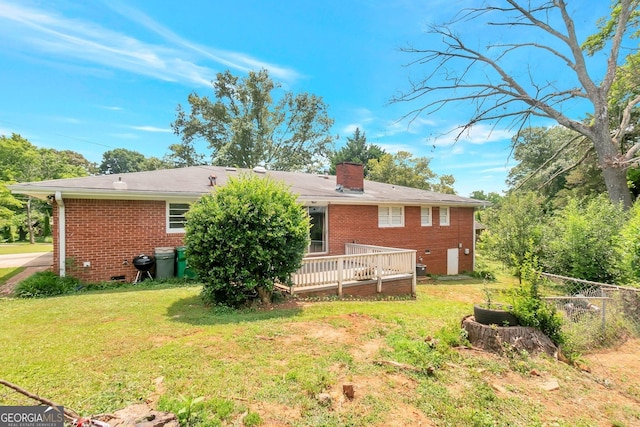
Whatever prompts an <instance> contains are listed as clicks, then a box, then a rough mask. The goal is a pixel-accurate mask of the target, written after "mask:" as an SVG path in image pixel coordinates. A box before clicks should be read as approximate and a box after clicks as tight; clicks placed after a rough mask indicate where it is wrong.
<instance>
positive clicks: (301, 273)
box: [291, 243, 416, 295]
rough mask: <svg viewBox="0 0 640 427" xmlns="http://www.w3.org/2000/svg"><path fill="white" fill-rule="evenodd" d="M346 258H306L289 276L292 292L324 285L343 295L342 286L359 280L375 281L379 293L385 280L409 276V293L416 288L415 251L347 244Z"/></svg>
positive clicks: (336, 256)
mask: <svg viewBox="0 0 640 427" xmlns="http://www.w3.org/2000/svg"><path fill="white" fill-rule="evenodd" d="M345 253H346V254H345V255H332V256H319V257H308V258H304V259H303V260H302V267H301V268H300V269H299V270H298V271H297V272H296V273H294V274H293V275H292V276H291V279H292V281H293V287H292V288H293V289H292V291H294V292H295V291H302V290H303V289H305V288H307V289H308V288H314V287H319V286H323V285H336V286H337V287H338V295H342V285H343V284H344V283H346V282H353V281H360V280H377V282H378V292H380V290H381V288H382V280H383V279H384V278H385V277H392V276H397V275H403V274H404V275H408V274H410V275H412V276H413V286H412V292H414V293H415V284H416V277H415V274H416V251H415V250H407V249H397V248H385V247H382V246H370V245H360V244H353V243H348V244H347V245H346V247H345Z"/></svg>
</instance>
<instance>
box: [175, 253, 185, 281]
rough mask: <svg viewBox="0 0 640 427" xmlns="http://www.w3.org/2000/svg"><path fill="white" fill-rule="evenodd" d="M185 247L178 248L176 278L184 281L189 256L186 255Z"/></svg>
mask: <svg viewBox="0 0 640 427" xmlns="http://www.w3.org/2000/svg"><path fill="white" fill-rule="evenodd" d="M185 249H186V248H185V247H184V246H178V247H177V248H176V277H178V278H179V279H182V278H183V277H184V276H185V271H186V270H187V255H186V253H185Z"/></svg>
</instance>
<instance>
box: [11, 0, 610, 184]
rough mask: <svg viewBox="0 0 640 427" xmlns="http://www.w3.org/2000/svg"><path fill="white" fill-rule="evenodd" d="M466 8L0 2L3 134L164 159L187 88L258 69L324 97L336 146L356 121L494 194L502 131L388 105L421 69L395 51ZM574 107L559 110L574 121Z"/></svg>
mask: <svg viewBox="0 0 640 427" xmlns="http://www.w3.org/2000/svg"><path fill="white" fill-rule="evenodd" d="M473 3H474V2H472V1H471V0H469V1H456V0H447V1H443V0H429V1H411V0H353V1H345V0H339V1H338V0H328V1H324V2H317V1H316V2H312V1H281V2H275V1H274V2H266V1H258V0H256V1H248V0H238V1H233V2H211V1H195V0H182V1H180V2H177V1H141V0H128V1H124V0H122V1H100V0H96V1H90V2H84V1H82V2H78V1H72V0H68V1H67V0H48V1H36V0H21V1H17V0H15V1H14V0H11V1H8V0H0V44H1V45H2V49H0V70H1V71H0V73H1V74H0V76H1V77H0V134H5V135H9V134H11V133H12V132H15V133H19V134H21V135H22V136H23V137H25V138H27V139H29V140H30V141H31V142H32V143H34V144H35V145H37V146H39V147H51V148H55V149H58V150H63V149H70V150H74V151H77V152H80V153H82V154H83V155H84V156H85V157H86V158H87V159H89V160H90V161H94V162H100V161H101V158H102V153H103V152H104V151H106V150H110V149H113V148H127V149H130V150H135V151H139V152H141V153H143V154H144V155H145V156H156V157H162V156H163V155H164V154H165V153H166V152H167V151H168V146H169V145H170V144H173V143H177V142H179V141H180V140H179V138H178V137H177V136H176V135H174V134H173V133H172V132H171V129H170V123H171V122H172V121H173V120H174V119H175V111H176V106H177V105H178V104H182V105H183V106H184V105H185V104H186V99H187V96H188V94H189V93H190V92H192V91H195V92H197V93H198V94H200V95H210V94H211V90H210V81H211V80H213V79H214V78H215V74H216V73H217V72H221V71H224V70H226V69H229V70H231V71H232V72H233V73H235V74H240V75H243V74H244V73H246V72H247V71H248V70H252V69H253V70H259V69H261V68H267V69H268V70H269V72H270V75H271V77H272V78H273V79H274V80H277V81H279V82H280V83H282V84H283V86H284V87H285V88H286V89H287V90H291V91H293V92H296V93H298V92H310V93H314V94H316V95H319V96H321V97H323V99H324V101H325V102H326V103H327V104H328V105H329V114H330V116H331V117H333V118H334V119H335V125H334V128H333V133H334V134H337V135H339V136H340V139H339V140H338V141H337V142H336V147H337V148H339V147H340V146H341V145H343V144H344V142H345V139H346V137H347V136H351V135H352V134H353V131H354V130H355V128H356V127H359V128H360V129H361V130H363V131H365V132H366V135H367V140H368V141H369V142H371V143H375V144H378V145H380V146H382V147H383V148H384V149H386V150H387V151H389V152H396V151H398V150H406V151H410V152H411V153H413V154H414V155H415V156H426V157H429V158H431V159H432V160H431V168H432V170H433V171H434V172H435V173H437V174H439V175H442V174H452V175H454V177H455V178H456V185H455V188H456V190H457V192H458V194H460V195H463V196H467V195H469V193H471V192H472V191H474V190H484V191H485V192H490V191H497V192H500V191H502V190H504V189H505V188H506V186H505V183H504V181H505V177H506V174H507V171H508V168H509V167H511V166H513V160H512V159H510V157H509V154H510V149H509V139H510V136H511V135H512V131H511V130H509V129H507V128H501V127H500V126H498V127H495V128H493V129H492V128H491V127H490V126H489V125H479V126H476V127H475V128H474V129H473V130H472V132H471V133H470V134H468V135H465V136H464V137H463V139H462V140H461V141H459V142H458V143H456V144H453V142H452V139H451V137H450V136H443V137H439V138H437V139H434V136H436V135H442V134H444V133H446V132H447V131H449V130H451V129H453V128H455V127H456V126H457V125H459V124H462V123H463V121H464V118H465V117H466V116H465V111H464V108H461V107H458V108H452V109H444V110H441V111H439V112H437V113H435V114H431V115H429V116H423V117H420V118H418V119H416V120H414V121H412V122H409V121H406V120H404V121H400V120H399V119H400V118H401V117H402V116H403V114H405V113H407V112H408V111H409V110H410V107H411V105H407V104H391V105H390V104H389V100H390V99H391V98H392V97H393V95H394V94H397V93H398V92H399V91H404V90H407V89H408V87H409V84H408V79H409V76H412V75H413V76H415V75H416V74H419V72H420V69H419V68H416V67H405V65H406V64H407V63H408V62H410V61H411V60H412V59H414V58H412V57H410V56H409V55H408V54H406V53H401V52H400V51H399V48H400V47H403V46H407V45H408V44H415V45H421V44H422V45H424V44H425V43H426V42H427V40H428V39H426V37H425V34H424V30H425V27H426V25H427V24H429V23H432V22H440V21H443V20H445V19H447V18H450V17H451V16H453V14H454V13H455V12H456V11H458V10H460V9H461V8H463V7H464V6H467V5H470V4H473ZM607 5H608V2H607V1H604V0H601V1H596V0H592V1H584V0H582V1H580V2H576V5H575V6H574V9H575V8H577V9H576V10H574V13H575V14H576V17H577V18H578V19H577V20H576V22H577V24H578V25H579V26H580V25H581V24H584V25H585V29H586V30H588V31H587V33H589V32H591V31H592V29H593V26H592V25H593V22H594V21H595V19H596V18H597V17H599V16H602V15H604V14H605V13H606V11H607ZM587 6H588V7H587ZM586 30H585V31H586ZM461 31H463V32H468V34H472V40H478V42H480V40H481V39H482V38H483V37H485V38H486V37H497V38H500V39H508V32H507V33H503V32H494V33H488V32H487V31H486V29H482V28H474V27H473V26H472V25H469V27H468V28H464V29H462V30H461ZM494 31H497V30H494ZM543 65H544V64H541V63H538V64H535V66H536V67H540V68H544V67H543ZM558 70H562V67H560V68H554V67H549V70H548V72H549V73H551V74H554V73H555V74H557V73H558ZM574 108H575V111H573V112H571V111H569V112H568V114H569V115H573V116H574V117H575V118H580V117H582V116H583V113H584V110H582V109H581V108H579V107H574ZM542 124H544V123H542ZM505 126H506V125H505Z"/></svg>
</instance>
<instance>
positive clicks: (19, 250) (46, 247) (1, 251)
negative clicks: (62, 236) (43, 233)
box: [0, 243, 53, 255]
mask: <svg viewBox="0 0 640 427" xmlns="http://www.w3.org/2000/svg"><path fill="white" fill-rule="evenodd" d="M51 251H53V244H52V243H35V244H33V245H32V244H30V243H1V244H0V255H9V254H26V253H33V252H51Z"/></svg>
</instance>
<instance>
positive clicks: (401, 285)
mask: <svg viewBox="0 0 640 427" xmlns="http://www.w3.org/2000/svg"><path fill="white" fill-rule="evenodd" d="M411 284H412V280H411V279H409V278H407V279H397V280H389V281H383V282H382V292H381V293H378V292H377V287H378V285H377V283H375V282H365V283H354V284H350V285H348V286H344V287H343V288H342V295H343V296H353V297H374V296H376V295H411ZM296 295H298V296H301V297H321V296H335V295H338V288H337V287H336V288H331V289H323V290H319V291H311V292H296Z"/></svg>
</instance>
